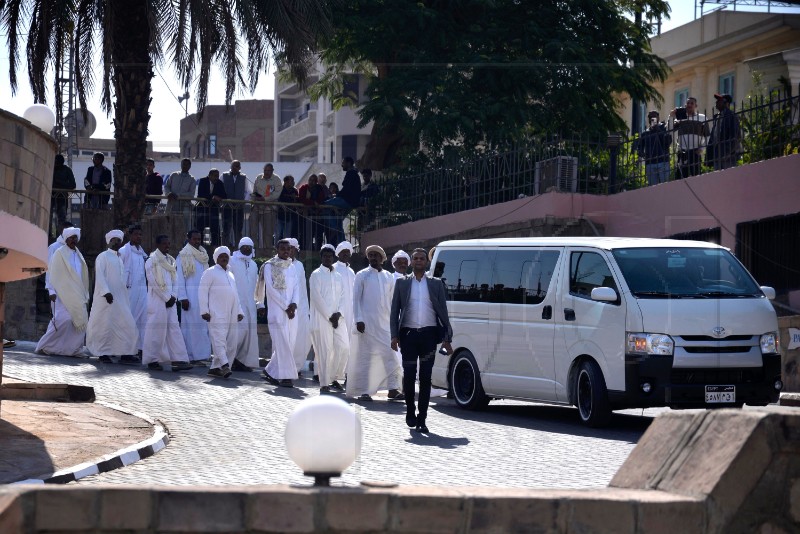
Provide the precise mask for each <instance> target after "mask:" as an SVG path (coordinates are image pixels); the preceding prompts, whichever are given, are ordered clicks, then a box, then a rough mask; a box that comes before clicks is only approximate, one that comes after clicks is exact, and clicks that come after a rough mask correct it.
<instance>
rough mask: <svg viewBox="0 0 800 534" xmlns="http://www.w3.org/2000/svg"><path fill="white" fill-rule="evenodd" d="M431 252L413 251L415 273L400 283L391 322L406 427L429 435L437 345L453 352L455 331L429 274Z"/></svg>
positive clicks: (436, 282) (437, 281)
mask: <svg viewBox="0 0 800 534" xmlns="http://www.w3.org/2000/svg"><path fill="white" fill-rule="evenodd" d="M427 267H428V253H427V252H426V251H425V249H421V248H417V249H414V252H413V254H412V255H411V269H412V274H410V275H408V276H406V277H404V278H400V279H398V280H397V282H396V283H395V286H394V296H393V297H392V311H391V317H390V319H389V323H390V329H391V333H392V349H394V350H397V348H398V346H399V347H400V353H401V354H402V356H403V393H405V397H406V424H407V425H408V426H410V427H412V428H413V427H416V428H417V430H418V431H419V432H424V433H427V432H428V427H427V426H426V424H425V420H426V418H427V415H428V402H429V401H430V398H431V371H432V370H433V362H434V359H435V358H436V345H438V344H439V343H441V344H442V350H443V351H445V352H446V353H447V354H451V353H452V352H453V348H452V347H451V346H450V342H451V341H452V340H453V329H452V327H451V326H450V318H449V316H448V315H447V297H446V295H445V288H444V284H443V283H442V280H441V279H440V278H434V277H432V276H428V275H427V274H426V272H425V271H426V269H427ZM417 359H419V414H418V415H417V414H415V407H414V382H415V379H416V376H417Z"/></svg>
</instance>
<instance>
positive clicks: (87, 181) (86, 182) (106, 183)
mask: <svg viewBox="0 0 800 534" xmlns="http://www.w3.org/2000/svg"><path fill="white" fill-rule="evenodd" d="M102 167H103V170H102V171H101V172H100V184H98V185H92V175H93V173H94V165H92V166H91V167H89V169H88V170H87V171H86V177H85V178H84V179H83V186H84V187H85V188H86V190H87V191H110V190H111V169H109V168H108V167H106V166H105V165H103V166H102ZM88 196H89V195H87V197H88ZM94 196H95V197H99V196H100V195H94ZM110 200H111V196H110V195H103V196H102V197H101V198H100V201H101V202H109V201H110Z"/></svg>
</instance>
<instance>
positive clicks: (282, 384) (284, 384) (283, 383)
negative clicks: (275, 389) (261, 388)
mask: <svg viewBox="0 0 800 534" xmlns="http://www.w3.org/2000/svg"><path fill="white" fill-rule="evenodd" d="M278 385H279V386H280V387H282V388H293V387H294V384H293V383H292V381H291V380H289V379H288V378H285V379H283V380H281V381H280V382H279V383H278Z"/></svg>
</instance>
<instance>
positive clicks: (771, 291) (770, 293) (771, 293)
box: [759, 286, 775, 300]
mask: <svg viewBox="0 0 800 534" xmlns="http://www.w3.org/2000/svg"><path fill="white" fill-rule="evenodd" d="M759 289H760V290H761V292H762V293H764V296H765V297H767V298H768V299H769V300H775V288H773V287H769V286H761V287H760V288H759Z"/></svg>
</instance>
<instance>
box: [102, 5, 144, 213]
mask: <svg viewBox="0 0 800 534" xmlns="http://www.w3.org/2000/svg"><path fill="white" fill-rule="evenodd" d="M107 9H108V10H109V15H110V17H111V30H110V31H112V32H113V33H114V36H115V37H114V44H115V48H114V52H113V55H114V59H115V63H114V66H113V68H114V71H113V76H112V83H113V86H114V93H115V99H114V138H115V139H116V140H117V144H116V145H117V154H116V161H115V162H114V191H115V193H114V225H115V226H116V227H118V228H125V227H126V226H128V225H129V224H131V223H132V222H136V221H139V219H141V216H142V211H143V209H144V194H145V179H144V166H145V158H146V157H147V133H148V130H147V126H148V123H149V122H150V92H151V80H152V79H153V63H152V61H151V59H150V49H149V46H150V26H149V25H148V21H147V0H109V2H108V6H107Z"/></svg>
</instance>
